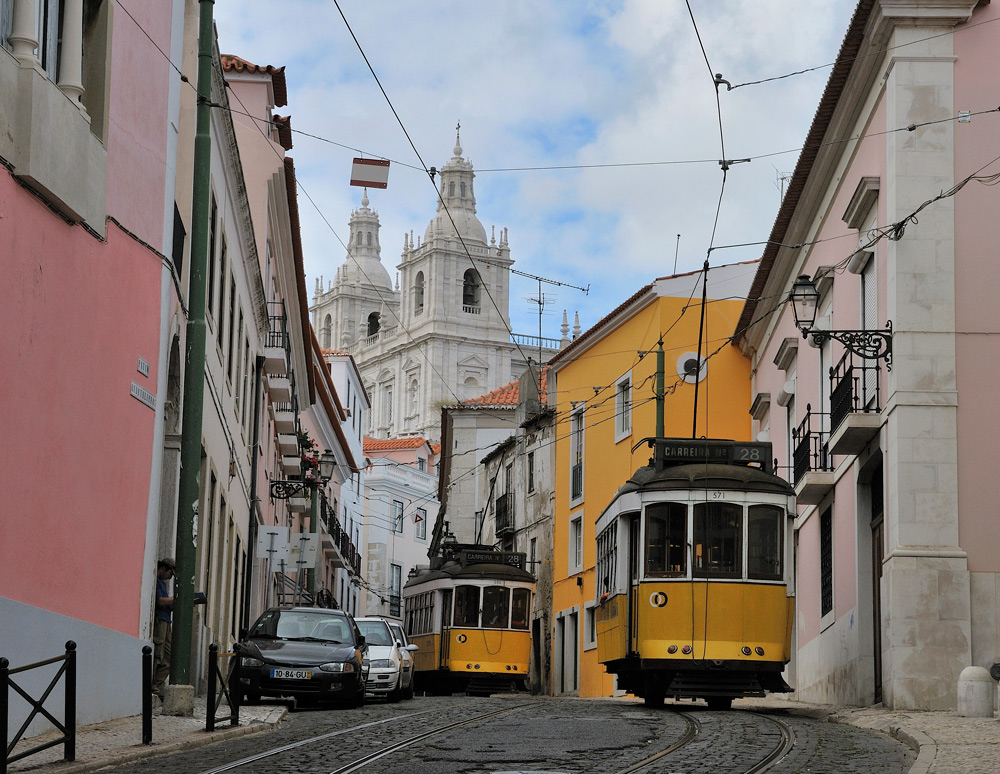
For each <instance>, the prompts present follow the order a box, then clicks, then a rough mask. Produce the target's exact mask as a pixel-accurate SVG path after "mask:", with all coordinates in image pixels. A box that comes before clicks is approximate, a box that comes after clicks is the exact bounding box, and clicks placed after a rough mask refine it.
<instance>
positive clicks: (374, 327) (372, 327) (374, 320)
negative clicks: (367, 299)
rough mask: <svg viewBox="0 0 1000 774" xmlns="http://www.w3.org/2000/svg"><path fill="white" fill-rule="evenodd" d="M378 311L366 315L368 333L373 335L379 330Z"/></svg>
mask: <svg viewBox="0 0 1000 774" xmlns="http://www.w3.org/2000/svg"><path fill="white" fill-rule="evenodd" d="M379 327H380V326H379V321H378V312H372V313H371V314H370V315H368V335H369V336H374V335H375V334H376V333H378V331H379Z"/></svg>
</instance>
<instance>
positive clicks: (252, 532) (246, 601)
mask: <svg viewBox="0 0 1000 774" xmlns="http://www.w3.org/2000/svg"><path fill="white" fill-rule="evenodd" d="M263 372H264V358H263V356H261V355H258V356H257V375H256V377H255V378H254V382H253V440H252V442H251V445H250V449H251V452H250V455H251V456H250V522H249V524H247V561H246V568H245V569H244V571H243V615H242V616H240V628H241V629H249V628H250V600H251V599H252V597H253V568H254V563H255V562H256V561H257V464H258V463H257V461H258V460H259V459H260V453H259V452H260V450H259V449H258V448H257V447H258V445H259V444H260V388H261V384H260V383H261V374H262V373H263Z"/></svg>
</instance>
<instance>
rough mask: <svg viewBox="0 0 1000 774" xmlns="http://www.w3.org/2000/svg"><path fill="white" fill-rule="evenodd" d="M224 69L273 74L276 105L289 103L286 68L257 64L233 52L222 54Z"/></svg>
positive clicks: (272, 83)
mask: <svg viewBox="0 0 1000 774" xmlns="http://www.w3.org/2000/svg"><path fill="white" fill-rule="evenodd" d="M219 58H220V59H221V60H222V69H223V70H225V71H226V72H229V71H231V70H235V71H236V72H238V73H242V72H247V73H250V74H251V75H254V74H256V73H261V74H262V75H263V74H267V75H270V76H271V88H273V89H274V106H275V107H284V106H285V105H287V104H288V86H287V85H286V84H285V68H284V67H274V66H273V65H255V64H254V63H253V62H248V61H247V60H246V59H243V58H241V57H238V56H234V55H233V54H222V55H221V56H220V57H219Z"/></svg>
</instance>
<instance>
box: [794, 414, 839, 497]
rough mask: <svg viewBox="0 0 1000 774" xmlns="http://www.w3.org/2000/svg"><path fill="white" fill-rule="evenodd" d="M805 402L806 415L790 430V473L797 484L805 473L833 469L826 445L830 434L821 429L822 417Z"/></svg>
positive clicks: (822, 415)
mask: <svg viewBox="0 0 1000 774" xmlns="http://www.w3.org/2000/svg"><path fill="white" fill-rule="evenodd" d="M824 416H826V415H825V414H822V413H820V412H814V411H813V410H812V406H811V405H809V404H806V415H805V417H804V418H803V419H802V422H800V423H799V426H798V427H797V428H795V429H793V430H792V442H793V444H792V474H793V476H794V483H795V484H798V483H799V481H801V480H802V477H803V476H805V475H806V473H809V472H812V471H819V470H824V471H829V470H833V460H832V457H831V455H830V451H829V448H828V446H827V444H828V441H829V436H830V434H829V433H828V432H827V431H825V430H823V417H824Z"/></svg>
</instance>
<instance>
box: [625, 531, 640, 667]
mask: <svg viewBox="0 0 1000 774" xmlns="http://www.w3.org/2000/svg"><path fill="white" fill-rule="evenodd" d="M628 651H629V652H628V655H629V656H637V655H638V654H639V514H638V513H634V514H631V515H630V516H629V517H628Z"/></svg>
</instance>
